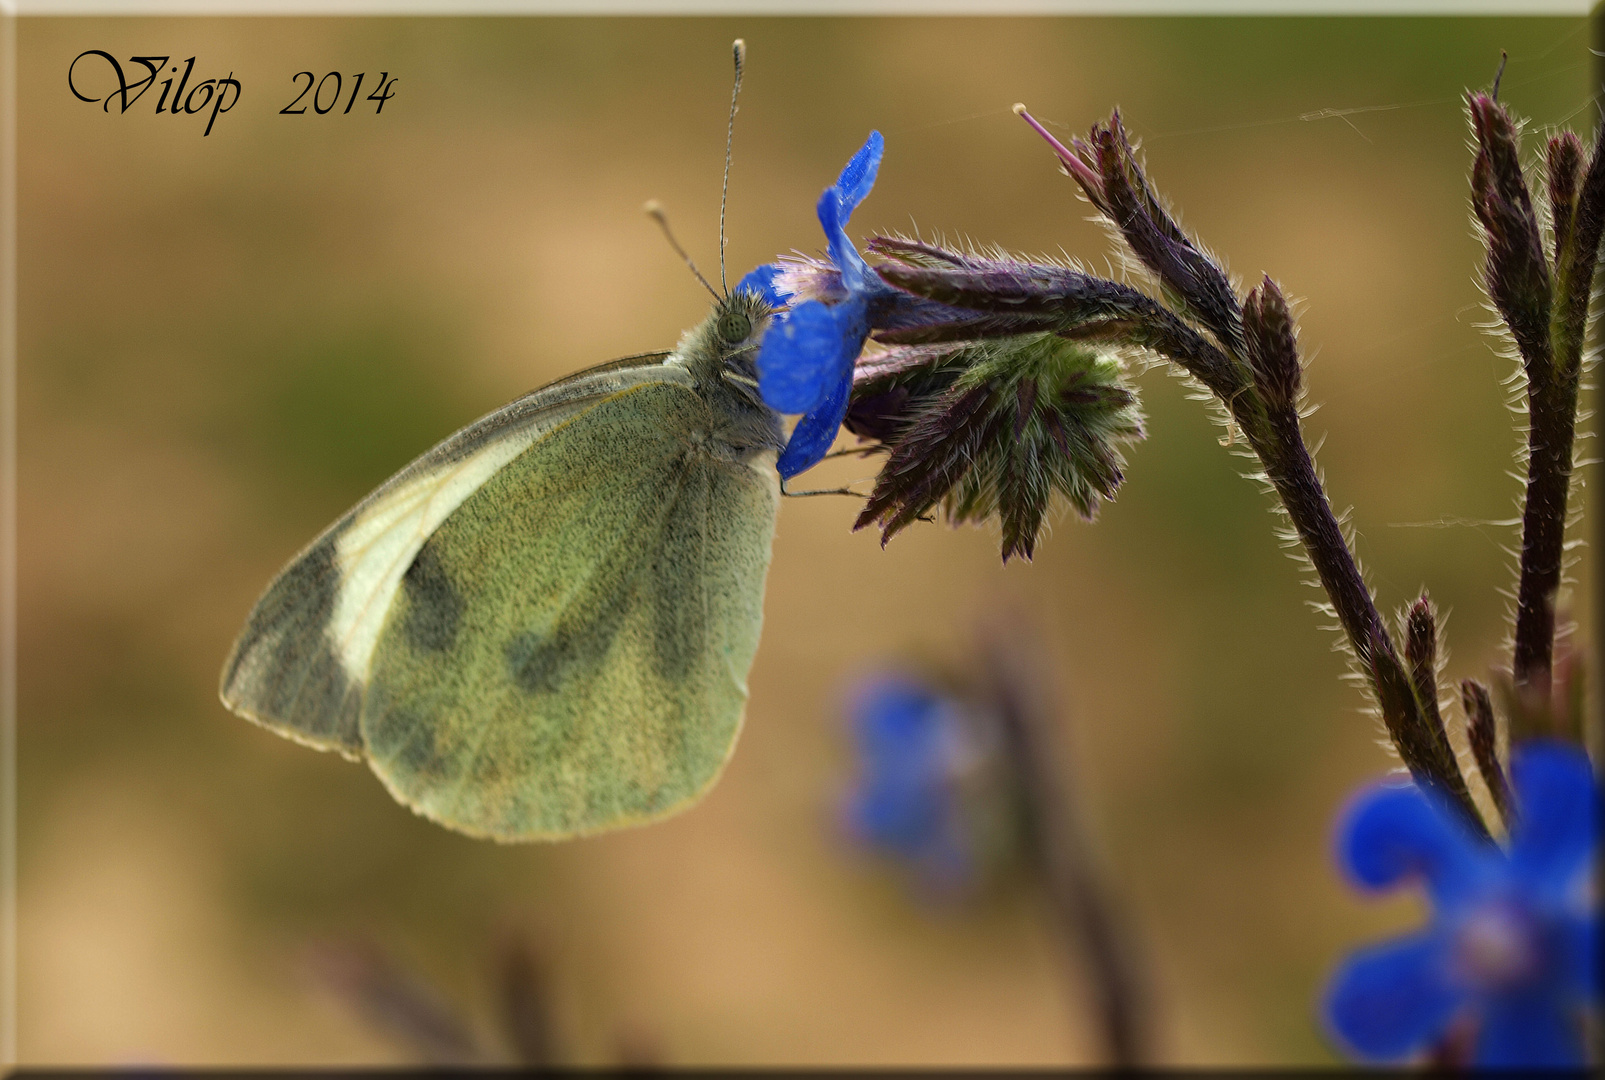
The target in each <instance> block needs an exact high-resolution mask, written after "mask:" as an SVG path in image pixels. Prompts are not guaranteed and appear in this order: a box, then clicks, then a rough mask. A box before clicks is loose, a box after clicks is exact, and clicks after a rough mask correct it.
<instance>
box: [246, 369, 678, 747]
mask: <svg viewBox="0 0 1605 1080" xmlns="http://www.w3.org/2000/svg"><path fill="white" fill-rule="evenodd" d="M665 355H666V354H661V353H657V354H649V355H646V356H640V357H628V358H626V359H624V360H618V361H615V362H613V363H611V364H604V365H602V366H601V367H597V368H592V369H590V370H588V371H583V372H579V373H578V374H576V375H573V376H571V377H569V378H567V379H563V380H561V381H559V382H556V383H553V384H551V385H550V386H546V387H543V388H542V389H540V390H536V391H534V392H533V393H530V394H526V395H525V396H523V397H521V398H519V399H518V400H516V401H514V402H512V403H511V404H509V405H507V406H505V407H503V408H501V409H499V410H497V411H496V412H494V413H491V414H490V415H489V416H486V417H484V418H483V419H481V420H479V421H477V422H476V423H474V424H471V425H469V426H468V427H466V428H463V429H462V430H461V431H458V432H457V433H455V434H454V435H452V436H450V437H449V438H447V439H446V440H444V441H443V442H441V443H440V444H439V445H438V446H436V447H434V448H433V449H431V450H429V451H428V452H427V453H425V454H424V455H423V456H422V457H420V458H418V459H417V460H416V461H414V462H412V464H410V465H408V466H407V467H406V468H405V469H403V470H401V472H399V473H397V474H396V475H395V476H393V477H391V478H390V479H389V480H387V481H386V482H385V483H384V484H382V485H381V486H380V487H379V488H378V489H377V490H375V491H374V492H373V493H372V494H371V495H369V496H368V497H367V498H366V499H364V500H362V502H360V503H358V504H357V505H356V506H355V507H353V508H352V509H351V511H350V512H348V513H347V514H346V515H345V516H344V517H342V518H340V520H338V521H336V522H335V523H334V524H333V525H331V526H329V528H327V529H325V530H324V531H323V533H322V534H321V535H320V536H318V537H317V539H315V540H313V541H312V543H310V544H308V545H307V547H306V548H305V549H304V550H303V551H302V552H301V553H300V554H298V555H297V556H296V557H295V558H293V559H291V560H290V563H289V565H287V566H286V567H285V568H284V569H283V570H282V571H280V573H279V575H278V577H277V578H275V579H274V580H273V582H272V584H270V585H269V586H268V588H267V591H266V592H265V593H263V595H262V598H261V599H260V600H258V601H257V604H256V607H255V608H254V609H253V610H252V612H251V614H250V616H249V617H248V618H247V619H246V622H245V629H244V630H242V631H241V632H240V636H239V638H238V639H237V640H236V641H235V643H234V649H233V651H232V653H231V654H230V656H229V659H228V662H227V663H226V664H225V665H224V667H223V678H222V685H221V688H220V693H221V696H222V698H223V703H224V704H225V705H227V706H228V707H229V708H230V709H232V710H233V711H234V712H236V713H239V714H240V715H241V716H244V717H246V718H247V719H250V720H253V721H255V722H257V723H259V724H262V725H263V726H265V727H268V728H270V729H272V730H274V731H276V732H278V733H279V734H281V735H284V736H286V737H288V738H291V739H294V740H295V741H297V742H300V743H304V744H306V745H308V746H313V747H316V748H317V749H320V750H336V751H338V752H340V753H341V754H343V755H344V756H346V757H348V758H352V759H360V758H361V757H362V739H361V734H360V731H359V729H358V717H359V715H360V713H361V708H362V697H363V689H364V684H365V682H366V678H367V669H368V662H369V659H370V658H371V656H372V651H373V644H374V641H375V639H376V638H377V633H378V626H379V621H380V620H382V618H383V616H384V613H385V611H386V609H387V607H388V604H389V602H390V598H391V596H392V595H393V594H394V592H395V589H396V587H397V583H398V582H399V580H400V578H401V575H402V573H403V572H404V571H405V570H406V569H407V567H408V566H409V565H410V564H411V562H412V559H413V557H414V556H415V555H416V554H417V552H418V549H419V548H420V547H421V546H422V545H423V542H424V541H425V540H426V539H427V538H428V536H429V534H430V533H432V532H433V531H434V529H435V528H436V527H438V525H439V524H440V522H441V521H442V520H444V518H445V517H446V516H447V515H449V514H450V513H451V511H452V510H454V509H455V508H456V507H457V506H458V505H459V504H461V502H462V501H463V499H465V498H467V497H468V495H470V494H472V492H473V491H474V489H475V488H476V487H477V486H478V485H479V484H483V483H484V482H485V481H486V480H487V479H489V477H490V476H492V475H494V473H495V472H496V471H497V470H498V469H500V468H502V467H503V466H505V465H506V464H507V462H509V461H511V460H513V459H514V458H515V457H517V456H518V455H519V454H520V453H522V452H523V451H524V450H526V449H528V448H529V447H530V446H531V445H533V444H534V443H535V442H536V441H538V440H539V439H540V438H542V437H543V436H544V435H546V434H548V433H550V432H551V431H552V430H554V429H555V428H556V427H558V426H559V425H561V424H562V423H564V422H566V421H567V420H570V419H572V418H573V417H574V416H576V415H578V414H580V413H581V412H583V411H584V410H585V409H586V408H589V407H590V406H591V405H594V404H595V403H596V401H597V400H599V399H600V398H602V397H605V396H607V395H608V394H612V393H618V392H621V391H623V390H626V389H629V388H630V387H632V386H636V385H639V384H640V383H642V382H644V381H653V380H662V379H676V378H678V379H683V378H684V373H683V371H681V370H680V369H678V368H675V367H672V366H665V365H663V364H662V363H661V360H662V359H663V357H664V356H665ZM653 360H656V361H659V363H652V362H651V361H653Z"/></svg>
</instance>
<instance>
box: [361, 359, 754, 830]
mask: <svg viewBox="0 0 1605 1080" xmlns="http://www.w3.org/2000/svg"><path fill="white" fill-rule="evenodd" d="M715 428H716V424H715V421H714V417H713V416H712V415H711V412H710V410H709V408H708V406H707V404H706V403H705V402H704V401H703V400H702V399H701V398H699V397H698V396H697V395H696V394H695V393H693V392H692V391H691V390H690V389H688V388H686V387H684V386H682V385H678V384H674V383H667V382H653V383H647V384H644V385H641V386H638V387H636V388H634V389H630V390H628V391H625V392H623V393H620V394H616V395H614V396H611V397H609V398H607V399H605V400H603V401H601V402H599V403H597V404H595V405H593V406H592V407H590V408H589V409H587V410H586V411H585V412H583V413H582V414H580V415H578V416H576V417H574V418H573V419H571V420H570V421H568V422H566V423H564V424H562V425H561V426H559V427H558V428H556V429H555V430H553V431H551V432H550V433H549V434H546V435H544V436H542V437H541V438H540V439H539V440H538V441H536V442H534V443H533V444H532V445H531V446H529V448H528V449H526V450H524V451H523V452H522V453H521V454H520V455H519V456H518V457H517V458H515V459H514V460H512V461H511V462H509V463H508V464H507V465H506V466H505V467H503V468H501V469H500V470H498V471H497V472H496V473H495V474H494V475H493V476H491V477H490V478H489V479H487V480H486V481H485V482H484V483H483V484H482V485H480V486H479V487H478V488H477V489H476V490H475V491H474V492H473V493H472V494H471V495H470V496H468V497H467V498H466V499H464V500H463V501H462V502H461V504H460V505H458V506H457V507H456V508H455V510H454V511H453V512H452V513H451V514H450V515H449V516H447V517H446V518H445V519H444V520H443V521H442V522H441V523H440V524H439V525H438V527H437V528H435V529H434V530H433V532H432V533H431V535H430V536H429V537H428V538H427V542H425V543H424V544H423V545H422V546H421V547H420V548H419V549H418V551H417V554H416V556H415V557H414V558H413V559H412V561H411V562H410V565H409V566H408V568H407V569H406V571H405V573H404V574H403V575H402V577H401V581H400V585H399V587H398V588H397V589H396V590H395V595H394V599H393V601H392V602H391V603H390V605H389V608H388V611H387V614H386V616H385V618H384V620H383V624H382V627H381V628H380V630H379V634H378V638H377V643H376V647H375V649H374V650H373V657H372V664H371V669H370V672H369V677H368V681H367V686H366V692H365V694H364V698H363V702H362V706H361V712H360V739H361V743H362V745H363V747H364V749H365V753H366V756H367V757H368V759H369V762H370V764H371V765H372V767H373V769H374V771H375V772H377V773H378V774H379V776H380V777H381V778H382V779H383V780H384V782H385V783H386V785H387V786H388V787H389V788H390V789H391V791H392V793H394V794H395V795H396V796H397V797H398V798H399V799H401V800H402V801H403V802H405V803H407V804H408V805H410V806H412V807H413V808H414V809H416V810H418V811H419V812H420V813H423V814H425V815H426V816H428V817H431V818H434V819H436V820H439V821H441V822H443V823H445V824H448V825H451V826H453V827H454V828H458V829H461V830H464V831H467V832H470V833H475V834H478V835H486V836H492V837H496V838H499V839H508V840H515V839H540V838H548V839H549V838H557V837H562V836H572V835H579V834H584V833H589V832H595V831H598V830H601V829H605V828H612V827H617V826H619V825H625V824H633V823H638V822H642V821H647V820H651V819H654V818H657V817H661V816H664V815H666V814H668V813H671V812H672V811H673V810H675V809H676V808H678V807H681V806H683V805H685V804H686V803H688V802H690V801H692V800H693V799H695V798H696V797H697V796H698V795H699V794H700V793H701V792H702V791H704V790H705V789H706V788H707V787H708V786H709V785H710V784H711V783H712V782H713V781H714V779H716V777H717V776H718V773H719V771H720V769H721V768H722V767H723V765H724V762H725V761H726V759H727V758H728V757H729V754H730V751H731V749H732V747H733V745H734V743H735V738H736V735H737V732H738V730H739V728H740V724H741V715H742V710H743V707H744V705H745V701H746V682H745V673H746V671H747V670H748V667H749V666H750V664H751V661H752V658H753V655H754V653H755V651H756V649H757V643H758V631H759V625H760V622H761V617H762V596H763V583H764V577H765V574H766V572H767V569H768V562H769V551H770V543H771V539H772V537H773V532H774V521H775V512H776V503H777V501H778V490H777V486H776V482H775V476H774V472H773V468H772V465H771V464H770V463H769V462H768V461H766V460H758V461H755V462H753V463H742V462H739V461H736V460H732V459H731V458H730V457H729V456H728V455H722V454H720V453H719V452H718V448H717V446H716V445H715V444H714V443H713V442H712V441H711V440H710V436H711V435H712V433H713V431H714V430H715Z"/></svg>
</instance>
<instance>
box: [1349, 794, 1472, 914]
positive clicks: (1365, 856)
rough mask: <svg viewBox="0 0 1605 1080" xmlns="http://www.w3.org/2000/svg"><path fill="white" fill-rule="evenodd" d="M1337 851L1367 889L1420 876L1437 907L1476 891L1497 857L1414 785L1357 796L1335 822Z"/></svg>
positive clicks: (1459, 901) (1465, 898) (1451, 904)
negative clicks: (1339, 823) (1341, 819)
mask: <svg viewBox="0 0 1605 1080" xmlns="http://www.w3.org/2000/svg"><path fill="white" fill-rule="evenodd" d="M1338 850H1339V853H1340V857H1341V858H1342V861H1343V863H1344V865H1345V866H1346V867H1347V868H1348V870H1349V872H1350V873H1351V874H1353V875H1354V877H1355V879H1356V880H1357V881H1359V883H1360V884H1362V885H1364V886H1366V887H1367V888H1371V889H1385V888H1388V887H1390V886H1393V885H1398V884H1400V883H1402V882H1404V881H1406V880H1408V879H1410V878H1413V877H1416V876H1420V877H1423V878H1425V879H1426V883H1427V887H1428V889H1429V890H1430V891H1431V893H1432V896H1433V899H1434V901H1436V903H1437V905H1438V907H1439V909H1440V911H1441V910H1443V909H1445V908H1448V909H1453V908H1455V907H1458V906H1459V905H1461V904H1463V903H1465V902H1467V901H1468V900H1470V899H1471V898H1473V897H1474V896H1475V895H1477V894H1478V893H1480V892H1481V891H1482V888H1483V886H1484V885H1485V884H1486V882H1487V880H1488V876H1489V873H1490V872H1491V871H1492V870H1493V869H1494V868H1495V866H1494V862H1495V859H1496V858H1497V854H1496V853H1495V852H1494V851H1493V850H1492V849H1491V848H1490V849H1486V850H1485V848H1484V845H1483V844H1482V842H1481V841H1479V840H1478V839H1477V838H1476V837H1475V836H1473V835H1472V833H1471V831H1470V830H1469V829H1468V828H1467V827H1466V826H1465V825H1464V824H1462V823H1461V822H1460V820H1459V818H1458V817H1456V816H1455V814H1454V813H1453V812H1448V813H1446V812H1444V810H1443V808H1441V807H1440V806H1439V805H1437V804H1436V803H1435V802H1434V801H1433V800H1431V799H1430V798H1429V797H1428V796H1427V795H1425V794H1423V793H1422V792H1421V791H1420V789H1418V788H1416V787H1415V786H1414V785H1410V786H1408V787H1405V786H1396V785H1383V786H1379V787H1374V788H1371V789H1370V790H1369V791H1367V792H1365V793H1364V794H1363V795H1361V796H1360V798H1359V799H1358V800H1357V801H1356V802H1355V803H1354V805H1353V806H1351V807H1350V809H1349V812H1348V815H1347V818H1346V820H1345V822H1344V824H1343V825H1342V826H1341V827H1340V831H1339V841H1338Z"/></svg>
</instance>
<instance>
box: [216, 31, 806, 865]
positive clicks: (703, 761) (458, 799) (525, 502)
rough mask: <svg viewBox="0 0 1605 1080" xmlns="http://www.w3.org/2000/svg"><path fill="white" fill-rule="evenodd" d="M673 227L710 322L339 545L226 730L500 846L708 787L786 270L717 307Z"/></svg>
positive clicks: (288, 589)
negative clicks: (338, 758) (251, 731)
mask: <svg viewBox="0 0 1605 1080" xmlns="http://www.w3.org/2000/svg"><path fill="white" fill-rule="evenodd" d="M745 55H746V46H745V44H744V43H743V42H742V41H740V40H739V39H738V40H737V41H736V42H735V45H734V58H735V75H736V78H735V90H734V91H733V92H732V94H731V104H730V119H731V128H732V130H733V126H734V121H735V108H736V106H735V103H736V94H738V93H739V92H740V88H741V72H742V66H743V61H744V59H745ZM726 138H727V144H726V151H725V177H726V190H728V180H729V168H730V155H729V145H728V139H729V133H728V132H727V136H726ZM655 206H656V204H655V203H654V204H648V212H649V213H651V214H653V215H654V216H655V217H657V218H658V221H659V224H660V225H662V226H663V228H664V233H665V235H666V236H667V237H668V239H669V242H670V244H672V245H673V246H674V248H675V250H676V251H678V252H679V253H680V254H681V256H682V257H683V258H685V259H686V263H687V264H688V265H689V266H690V267H691V271H692V273H693V274H696V276H697V278H698V280H701V281H702V283H703V285H704V286H705V287H707V289H708V291H709V292H710V293H712V294H713V297H714V304H713V309H712V311H711V312H710V313H709V314H708V316H707V318H705V319H704V320H703V321H702V323H701V324H700V325H698V326H696V327H695V328H693V329H691V330H689V331H687V332H686V333H685V334H684V335H683V336H682V338H681V340H680V343H679V345H678V346H677V347H676V348H675V349H674V350H673V351H672V352H662V353H647V354H642V355H639V356H631V357H626V358H624V359H622V360H616V361H614V362H612V363H610V364H603V365H602V366H600V367H595V368H591V369H590V370H587V371H582V372H579V373H578V374H576V375H572V376H570V377H568V378H566V379H562V380H559V381H558V382H555V383H553V384H551V385H550V386H547V387H544V388H542V389H540V390H536V391H534V392H533V393H530V394H527V395H525V396H524V397H521V398H519V399H518V400H517V401H514V402H513V403H511V404H510V405H507V406H505V407H503V408H502V409H499V410H497V411H496V412H493V413H491V414H490V415H489V416H486V417H485V418H483V419H482V420H479V421H478V422H476V423H473V424H470V425H469V426H468V427H466V428H463V429H462V430H461V431H459V432H457V433H456V434H454V435H452V436H450V437H449V438H447V439H446V440H445V441H444V442H441V443H440V444H439V445H437V446H436V447H434V448H433V449H432V450H430V451H428V452H427V453H425V454H424V455H423V456H422V457H420V458H418V459H417V460H416V461H414V462H413V463H412V464H410V465H408V466H407V467H406V468H404V469H402V470H401V471H400V472H399V473H397V474H396V475H395V476H393V477H391V478H390V479H389V480H387V481H385V483H383V484H382V485H380V486H379V488H378V489H377V490H376V491H374V492H373V493H372V494H371V495H369V496H368V497H367V498H365V499H363V500H362V501H361V502H359V503H358V504H357V505H356V506H355V507H353V508H352V509H351V510H350V511H349V512H348V513H347V514H346V515H345V516H344V517H342V518H340V520H338V521H336V522H335V523H334V524H333V525H331V526H329V527H328V528H327V529H325V530H324V531H323V533H322V534H321V535H319V536H318V537H317V538H316V539H315V540H313V541H312V543H311V544H309V545H307V547H306V548H305V549H304V550H303V551H302V552H301V553H300V554H299V555H297V556H296V557H295V558H293V559H291V560H290V563H289V565H287V566H286V567H285V568H284V569H283V570H281V571H280V572H279V575H278V577H277V578H275V579H274V580H273V582H272V584H270V585H269V586H268V588H267V591H266V592H265V593H264V594H263V595H262V598H261V599H260V600H258V601H257V604H256V607H255V608H254V609H253V610H252V612H251V614H250V617H249V618H247V620H246V623H245V628H244V629H243V630H242V631H241V632H240V636H239V638H238V640H236V641H235V643H234V648H233V651H232V652H231V654H230V656H229V659H228V662H227V663H226V664H225V665H224V668H223V676H222V684H221V691H220V692H221V695H222V699H223V703H224V704H225V705H226V706H228V708H230V709H231V710H233V711H234V712H236V713H239V714H240V715H241V716H244V717H245V718H247V719H249V720H253V721H255V722H256V723H258V724H261V725H262V726H264V727H267V728H269V729H271V730H273V731H276V732H278V733H279V734H281V735H285V736H287V737H289V738H291V739H294V740H295V741H297V742H301V743H305V744H306V745H308V746H313V747H316V748H318V749H320V750H333V751H336V752H338V753H340V754H342V755H344V756H345V757H347V758H350V759H352V760H357V761H366V762H367V763H368V765H369V767H370V768H372V769H373V771H374V772H375V773H376V774H377V775H378V776H379V779H380V780H381V781H383V782H384V785H385V787H386V788H388V789H389V790H390V793H391V794H392V795H394V796H395V797H396V799H397V800H399V801H400V802H402V803H403V804H405V805H406V806H409V807H411V808H412V809H413V810H415V811H417V812H418V813H419V814H422V815H423V816H425V817H427V818H431V819H433V820H434V821H437V822H439V823H441V824H442V825H445V826H448V827H449V828H452V829H456V830H459V831H461V832H465V833H468V834H470V835H473V836H480V837H489V838H493V839H496V840H504V841H519V840H557V839H564V838H568V837H574V836H583V835H586V834H589V833H595V832H600V831H603V830H607V829H613V828H618V827H621V826H626V825H635V824H642V823H645V822H649V821H653V820H656V819H659V818H663V817H667V816H668V815H670V814H673V813H675V812H676V811H678V810H681V809H683V808H685V807H686V806H688V805H690V804H691V803H692V802H695V801H696V800H697V799H698V798H699V797H700V796H701V795H702V794H703V793H705V792H706V791H707V790H708V788H710V787H711V786H712V785H713V783H714V781H715V780H716V779H717V778H718V776H719V773H720V771H721V770H722V769H723V768H724V765H725V762H726V761H728V760H729V758H730V753H731V751H732V749H733V748H734V746H735V742H736V736H737V734H738V733H739V731H740V728H741V721H742V713H743V709H744V707H745V704H746V700H747V672H748V671H749V670H750V668H751V667H752V660H753V654H754V653H755V652H756V651H757V648H758V631H759V627H760V625H761V623H762V620H763V591H764V578H765V576H766V575H767V573H768V569H769V555H770V546H771V543H772V541H773V539H774V532H775V517H776V512H777V508H778V504H779V497H780V495H781V494H782V488H781V484H780V474H779V473H778V472H777V471H776V459H777V455H778V454H779V453H780V451H781V450H782V449H783V448H784V447H785V445H786V438H785V437H784V436H783V435H782V431H781V420H780V415H779V414H778V413H777V412H775V411H774V410H773V409H772V408H770V407H769V406H768V405H766V404H765V403H764V399H763V396H762V394H761V393H760V390H759V382H758V378H757V366H756V358H757V353H758V347H759V344H760V343H761V341H762V340H763V336H764V333H765V331H766V330H767V329H768V327H769V326H770V324H771V322H772V321H774V319H775V318H776V316H777V310H776V304H777V303H778V298H777V297H776V296H775V294H774V293H773V292H772V291H771V290H770V289H769V286H768V283H769V280H770V278H771V277H772V268H760V270H758V271H754V272H753V273H752V274H749V275H748V276H747V278H744V279H743V280H742V282H740V283H738V284H737V286H736V289H735V291H734V292H729V293H725V294H723V295H721V294H720V293H718V292H715V291H714V289H713V287H712V286H711V285H708V283H707V281H706V280H704V279H703V278H702V275H701V274H700V273H697V270H696V266H695V265H694V264H692V263H691V260H690V258H689V257H687V256H685V252H684V250H683V249H682V248H680V246H679V243H678V242H677V241H675V239H674V237H673V234H672V233H670V232H669V230H668V223H667V221H666V220H665V219H664V218H663V216H662V212H661V210H658V209H655ZM719 219H720V242H719V243H720V270H721V273H720V276H721V278H722V277H723V263H724V259H723V251H724V238H723V233H724V228H723V222H724V211H723V208H722V207H721V209H720V214H719Z"/></svg>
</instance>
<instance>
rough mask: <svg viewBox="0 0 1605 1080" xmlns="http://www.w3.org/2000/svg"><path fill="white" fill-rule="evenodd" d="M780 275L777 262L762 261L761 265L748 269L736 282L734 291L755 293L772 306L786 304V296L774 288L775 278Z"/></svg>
mask: <svg viewBox="0 0 1605 1080" xmlns="http://www.w3.org/2000/svg"><path fill="white" fill-rule="evenodd" d="M779 276H780V266H779V264H778V263H764V264H763V265H762V266H760V267H757V268H755V269H753V270H749V271H748V272H747V275H746V276H745V277H743V278H742V279H741V280H740V281H738V282H736V287H735V289H734V290H732V291H734V292H750V293H757V294H758V295H759V296H761V297H763V299H764V301H765V302H766V303H767V304H768V305H769V306H770V307H772V308H782V307H785V306H786V298H785V297H784V296H782V295H781V294H780V292H779V291H778V290H777V289H776V288H775V278H777V277H779Z"/></svg>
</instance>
